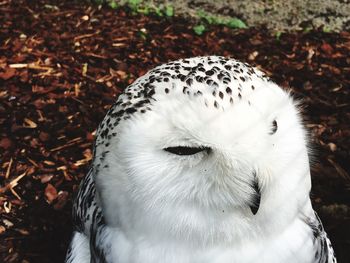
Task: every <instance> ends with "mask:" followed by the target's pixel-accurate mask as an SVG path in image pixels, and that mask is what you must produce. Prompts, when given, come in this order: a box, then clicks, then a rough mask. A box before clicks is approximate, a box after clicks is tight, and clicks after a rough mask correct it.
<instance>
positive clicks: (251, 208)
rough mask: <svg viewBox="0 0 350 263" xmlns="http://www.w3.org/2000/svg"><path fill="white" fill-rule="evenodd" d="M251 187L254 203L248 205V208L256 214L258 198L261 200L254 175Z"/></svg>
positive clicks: (258, 204)
mask: <svg viewBox="0 0 350 263" xmlns="http://www.w3.org/2000/svg"><path fill="white" fill-rule="evenodd" d="M253 189H254V191H255V197H254V203H253V204H252V205H250V210H251V211H252V213H253V215H256V213H257V212H258V210H259V207H260V200H261V192H260V188H259V183H258V179H257V178H256V176H255V180H254V184H253Z"/></svg>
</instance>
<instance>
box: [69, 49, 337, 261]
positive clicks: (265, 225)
mask: <svg viewBox="0 0 350 263" xmlns="http://www.w3.org/2000/svg"><path fill="white" fill-rule="evenodd" d="M300 107H301V103H300V102H299V101H298V100H296V99H294V98H293V95H292V93H291V92H290V91H288V90H286V89H283V88H281V87H279V86H278V85H277V84H275V83H274V82H273V81H272V80H271V79H270V78H269V77H268V76H266V74H264V73H263V72H262V71H261V70H259V69H257V68H255V67H252V66H250V65H249V64H247V63H244V62H240V61H238V60H235V59H234V58H228V57H223V56H202V57H192V58H183V59H179V60H176V61H171V62H168V63H165V64H162V65H159V66H157V67H155V68H153V69H152V70H150V71H149V72H147V73H146V74H145V75H143V76H141V77H139V78H138V79H136V80H135V81H134V82H133V83H132V84H131V85H129V86H128V87H127V88H125V90H124V91H123V93H121V94H120V95H119V97H118V99H117V100H116V102H115V103H114V104H113V105H112V106H111V108H110V109H109V111H108V112H107V114H106V116H105V117H104V119H103V121H102V122H101V123H100V125H99V127H98V129H97V132H96V140H95V143H94V150H93V159H92V163H91V167H90V170H89V172H88V173H87V175H86V177H85V178H84V179H83V180H82V182H81V184H80V188H79V190H78V193H77V196H76V198H75V201H74V204H73V229H74V230H73V235H72V239H71V242H70V245H69V248H68V251H67V254H66V262H67V263H76V262H82V263H83V262H113V263H140V262H142V263H158V262H159V263H160V262H162V263H175V262H176V263H209V262H210V263H228V262H230V263H232V262H239V263H246V262H269V263H273V262H278V263H281V262H285V263H289V262H293V263H294V262H299V263H304V262H305V263H316V262H317V263H324V262H333V263H334V262H336V257H335V254H334V250H333V248H332V245H331V242H330V240H329V238H328V236H327V234H326V232H325V230H324V228H323V226H322V223H321V220H320V218H319V217H318V216H317V213H316V212H315V211H314V210H313V207H312V204H311V199H310V191H311V176H310V160H309V159H310V158H309V156H310V147H309V143H308V141H309V140H308V133H307V131H306V129H305V128H304V125H303V120H302V116H301V113H300V112H301V110H300Z"/></svg>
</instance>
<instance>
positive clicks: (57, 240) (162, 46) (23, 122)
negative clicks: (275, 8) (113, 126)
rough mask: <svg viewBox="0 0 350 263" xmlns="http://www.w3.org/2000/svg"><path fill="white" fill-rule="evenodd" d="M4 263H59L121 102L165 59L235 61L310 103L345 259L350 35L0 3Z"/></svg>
mask: <svg viewBox="0 0 350 263" xmlns="http://www.w3.org/2000/svg"><path fill="white" fill-rule="evenodd" d="M0 25H1V26H0V160H1V162H0V261H1V262H62V261H63V258H64V254H65V250H66V247H67V244H68V240H69V238H70V234H71V215H70V213H71V205H72V202H71V200H72V196H73V194H74V192H76V190H77V187H78V184H79V181H80V179H81V178H82V177H83V176H84V175H85V173H86V171H87V168H88V165H89V162H90V160H91V149H92V143H93V140H94V134H95V129H96V127H97V125H98V123H99V122H100V121H101V120H102V118H103V116H104V114H105V113H106V111H107V109H108V107H109V106H110V105H111V104H112V103H113V102H114V100H115V98H116V97H117V95H118V94H119V93H120V92H121V91H122V90H123V89H124V88H125V87H126V86H127V85H128V84H130V83H131V82H133V81H134V80H135V79H136V78H137V77H138V76H140V75H142V74H144V73H145V72H146V71H147V70H148V69H150V68H152V67H153V66H155V65H157V64H159V63H161V62H166V61H169V60H173V59H177V58H183V57H191V56H197V55H209V54H217V55H224V56H232V57H235V58H238V59H240V60H243V61H246V62H249V63H251V64H253V65H255V66H258V67H261V68H263V69H265V71H266V72H267V74H268V75H270V76H271V77H272V79H274V80H275V81H276V82H277V83H279V84H280V85H282V86H283V87H286V88H291V89H292V90H293V91H294V94H295V97H297V98H300V99H302V100H303V104H304V105H305V109H304V112H303V115H304V117H305V120H306V121H305V123H306V126H307V128H308V130H309V131H310V135H311V142H312V147H313V149H314V151H313V152H314V155H315V156H314V163H313V166H312V178H313V191H312V200H313V204H314V207H315V209H316V210H317V211H318V212H319V215H320V216H321V218H322V220H323V222H324V225H325V228H326V229H327V231H328V233H329V235H330V237H331V239H332V241H333V244H334V247H335V250H336V253H337V255H338V258H339V262H349V259H350V251H349V247H350V190H349V189H350V175H349V174H350V150H349V145H350V127H349V126H350V110H349V109H350V106H349V104H350V93H349V87H350V85H349V84H350V58H349V54H350V53H349V52H350V34H349V33H346V32H343V33H340V34H335V33H324V32H322V30H315V31H312V32H308V33H302V32H297V33H285V34H282V35H281V36H280V38H279V39H278V38H276V36H274V35H271V34H270V33H269V32H268V31H267V30H265V29H264V28H259V29H256V28H252V29H248V30H238V31H234V30H231V29H227V28H225V27H212V28H211V29H210V30H209V31H208V32H206V33H205V34H203V35H202V36H197V35H195V34H194V33H193V25H191V24H189V23H188V22H186V21H184V20H182V19H180V18H171V19H169V18H159V17H156V16H148V17H146V16H142V15H136V16H135V15H132V14H131V13H130V12H128V10H126V9H118V10H112V9H111V8H109V7H102V8H99V7H97V6H91V5H88V4H85V3H76V2H72V1H55V2H53V1H47V0H39V1H29V0H28V1H24V0H17V1H9V0H7V1H6V0H5V1H0Z"/></svg>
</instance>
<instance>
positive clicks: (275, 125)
mask: <svg viewBox="0 0 350 263" xmlns="http://www.w3.org/2000/svg"><path fill="white" fill-rule="evenodd" d="M277 129H278V125H277V121H276V120H274V121H273V122H272V129H271V132H270V135H272V134H274V133H276V131H277Z"/></svg>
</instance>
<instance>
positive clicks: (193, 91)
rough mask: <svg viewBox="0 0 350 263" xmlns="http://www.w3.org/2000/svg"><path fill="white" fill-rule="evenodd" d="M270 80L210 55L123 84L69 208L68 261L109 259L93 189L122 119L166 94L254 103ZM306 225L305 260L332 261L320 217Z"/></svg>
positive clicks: (217, 106) (216, 102) (222, 107)
mask: <svg viewBox="0 0 350 263" xmlns="http://www.w3.org/2000/svg"><path fill="white" fill-rule="evenodd" d="M270 82H271V81H270V80H269V78H268V77H266V76H265V75H264V74H263V73H262V72H260V71H259V70H256V69H254V68H253V67H251V66H249V65H248V64H245V63H241V62H238V61H236V60H234V59H228V58H224V57H215V56H213V57H197V58H191V59H182V60H178V61H175V62H170V63H167V64H164V65H161V66H158V67H156V68H154V69H153V70H151V71H149V72H148V73H147V74H146V75H144V76H142V77H140V78H139V79H138V80H136V81H135V82H134V83H133V84H132V85H130V86H129V87H127V88H126V89H125V91H124V93H123V94H121V95H120V96H119V97H118V100H117V101H116V103H115V104H114V105H113V106H112V107H111V108H110V110H109V111H108V113H107V115H106V117H105V118H104V120H103V121H102V123H101V124H100V126H99V128H98V131H97V139H96V142H95V148H94V157H93V163H92V167H91V169H90V171H89V173H88V174H87V176H86V177H85V178H84V179H83V181H82V183H81V186H80V190H79V192H78V195H77V197H76V199H75V203H74V207H73V220H74V221H73V224H74V230H75V232H74V236H73V240H72V243H71V246H70V249H69V250H68V252H67V258H66V262H68V263H71V262H85V261H86V262H90V260H91V262H113V259H112V258H113V256H112V255H111V254H113V253H112V252H111V249H112V248H111V247H112V244H110V243H109V242H110V240H111V239H110V238H109V236H108V235H110V234H109V231H110V230H109V226H108V223H106V220H105V219H104V215H103V214H104V212H103V210H104V206H103V204H102V203H101V197H100V196H99V195H98V194H97V192H96V187H95V185H96V183H95V179H96V178H97V177H98V175H99V174H100V173H101V170H102V171H103V170H106V169H109V166H110V165H112V164H111V163H110V159H109V158H111V155H113V154H114V153H113V150H114V148H113V145H114V144H115V143H116V140H117V138H118V133H119V130H118V127H119V126H120V124H121V123H124V122H126V121H127V120H129V121H132V120H133V116H139V117H140V118H142V116H147V112H150V111H152V109H153V107H155V106H154V105H155V103H156V102H157V101H158V100H159V99H162V98H164V97H166V96H172V97H175V98H181V97H186V98H188V99H190V100H198V102H199V104H200V105H201V107H205V108H211V109H213V110H215V111H220V112H225V111H227V110H228V109H230V108H232V107H235V105H236V104H240V103H245V104H247V105H248V106H254V105H252V104H253V102H252V101H250V97H251V95H252V94H253V93H256V92H258V91H259V89H260V86H261V85H262V84H264V83H270ZM278 128H279V125H278V121H276V120H273V122H272V125H271V127H270V132H269V134H270V135H273V134H274V133H276V131H277V130H278ZM303 218H305V216H304V217H303ZM304 224H305V226H307V227H309V228H310V231H311V232H312V233H313V247H314V256H310V258H313V260H311V261H305V262H315V263H316V262H317V263H320V262H322V263H324V262H336V259H335V257H334V252H333V249H332V247H331V244H330V241H329V239H328V238H327V235H326V233H325V231H324V229H323V227H322V224H321V222H320V220H319V218H318V216H317V215H316V214H315V215H313V214H311V215H308V216H306V219H304ZM78 235H79V237H78ZM87 242H88V243H89V245H88V246H86V243H87ZM84 253H85V255H83V256H81V254H84ZM79 254H80V255H79ZM82 258H83V259H82ZM118 262H119V261H118ZM169 262H170V261H169ZM203 262H204V261H203ZM205 262H206V261H205ZM209 262H210V261H209ZM215 262H216V261H215ZM219 262H221V261H219ZM223 262H226V261H223Z"/></svg>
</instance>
